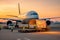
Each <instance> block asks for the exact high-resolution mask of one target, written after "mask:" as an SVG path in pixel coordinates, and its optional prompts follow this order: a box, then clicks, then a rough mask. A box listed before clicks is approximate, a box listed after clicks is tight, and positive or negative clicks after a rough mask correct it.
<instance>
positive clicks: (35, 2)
mask: <svg viewBox="0 0 60 40" xmlns="http://www.w3.org/2000/svg"><path fill="white" fill-rule="evenodd" d="M18 2H19V3H20V8H21V14H22V15H23V14H26V13H27V12H28V11H31V10H34V11H36V12H37V13H38V14H39V18H48V17H58V16H60V0H0V18H3V17H7V16H5V15H17V16H18Z"/></svg>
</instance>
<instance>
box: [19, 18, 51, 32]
mask: <svg viewBox="0 0 60 40" xmlns="http://www.w3.org/2000/svg"><path fill="white" fill-rule="evenodd" d="M49 29H50V28H49V27H48V26H47V25H46V21H45V20H39V19H32V20H30V21H29V23H28V27H26V26H24V27H22V28H20V29H19V30H18V32H36V31H48V30H49Z"/></svg>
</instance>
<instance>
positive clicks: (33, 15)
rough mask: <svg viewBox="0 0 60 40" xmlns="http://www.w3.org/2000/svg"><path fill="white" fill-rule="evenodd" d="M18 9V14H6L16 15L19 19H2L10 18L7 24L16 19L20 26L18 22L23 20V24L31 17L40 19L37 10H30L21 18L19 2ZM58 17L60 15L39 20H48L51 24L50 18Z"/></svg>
mask: <svg viewBox="0 0 60 40" xmlns="http://www.w3.org/2000/svg"><path fill="white" fill-rule="evenodd" d="M18 11H19V15H18V16H15V15H6V16H11V17H15V18H17V19H14V18H0V19H3V20H8V21H7V25H8V24H9V22H11V23H12V21H16V26H18V22H21V23H22V24H28V23H29V21H30V20H31V19H39V16H38V14H37V12H35V11H29V12H28V13H27V14H25V15H22V19H20V16H21V11H20V4H19V3H18ZM56 18H60V17H51V18H40V19H39V20H46V22H47V24H48V25H49V24H50V19H56Z"/></svg>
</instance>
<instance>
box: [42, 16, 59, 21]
mask: <svg viewBox="0 0 60 40" xmlns="http://www.w3.org/2000/svg"><path fill="white" fill-rule="evenodd" d="M57 18H60V17H51V18H41V20H46V19H57Z"/></svg>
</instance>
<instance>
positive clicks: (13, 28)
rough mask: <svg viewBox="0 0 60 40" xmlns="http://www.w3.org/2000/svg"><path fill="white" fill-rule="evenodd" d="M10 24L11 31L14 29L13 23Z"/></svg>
mask: <svg viewBox="0 0 60 40" xmlns="http://www.w3.org/2000/svg"><path fill="white" fill-rule="evenodd" d="M10 26H11V32H13V29H14V27H13V24H11V25H10Z"/></svg>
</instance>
